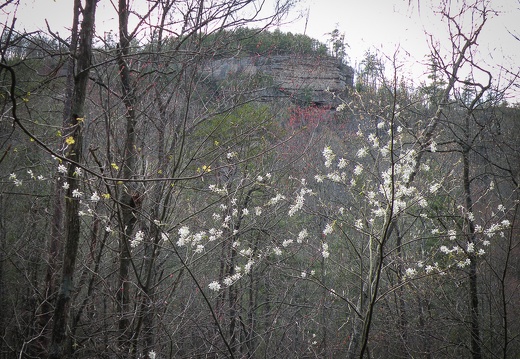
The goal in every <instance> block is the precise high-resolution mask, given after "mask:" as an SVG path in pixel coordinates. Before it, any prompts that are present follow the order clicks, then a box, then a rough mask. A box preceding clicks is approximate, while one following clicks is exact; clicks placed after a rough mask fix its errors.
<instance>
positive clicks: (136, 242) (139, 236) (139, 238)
mask: <svg viewBox="0 0 520 359" xmlns="http://www.w3.org/2000/svg"><path fill="white" fill-rule="evenodd" d="M143 240H144V232H143V231H137V232H136V234H135V236H134V239H132V240H131V241H130V247H132V248H135V247H137V246H138V245H139V244H141V243H142V242H143Z"/></svg>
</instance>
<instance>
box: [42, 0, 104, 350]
mask: <svg viewBox="0 0 520 359" xmlns="http://www.w3.org/2000/svg"><path fill="white" fill-rule="evenodd" d="M80 11H81V12H82V14H83V21H82V23H81V30H80V33H79V37H78V45H79V47H78V49H77V51H76V48H71V53H72V54H75V56H76V63H77V68H76V74H75V77H74V89H73V93H72V101H71V104H70V109H71V110H70V114H71V115H70V116H69V117H68V123H67V126H66V127H65V129H64V130H65V131H64V133H65V134H66V138H67V139H69V141H68V145H69V147H68V149H67V153H66V154H65V155H66V157H67V159H68V160H70V161H71V163H69V165H68V170H67V182H68V184H69V187H68V189H67V194H66V201H65V250H64V256H63V266H62V268H63V269H62V278H61V285H60V290H59V293H58V297H57V301H56V306H55V310H54V316H53V318H54V323H53V329H52V337H51V345H50V353H49V357H50V358H53V359H54V358H56V359H57V358H62V357H65V356H70V348H69V349H65V348H64V345H65V341H66V337H67V335H66V328H67V321H68V319H69V310H70V304H71V303H70V301H71V293H72V291H73V289H74V284H73V280H74V272H75V266H76V258H77V252H78V245H79V240H80V220H79V204H80V202H79V199H78V198H75V197H74V196H73V191H74V190H78V189H79V181H78V178H77V176H76V175H75V171H76V166H75V165H74V164H73V163H80V162H81V158H82V142H83V141H82V124H83V120H84V116H85V115H84V105H85V98H86V91H87V83H88V75H89V71H90V61H91V57H92V38H93V36H94V21H95V13H96V0H87V1H86V2H85V6H84V7H83V8H82V5H81V2H80V1H79V0H76V1H75V2H74V13H75V17H76V16H78V14H79V13H80ZM73 35H74V34H73ZM73 44H74V42H71V45H73ZM73 56H74V55H73ZM65 113H67V110H65ZM70 139H72V141H70Z"/></svg>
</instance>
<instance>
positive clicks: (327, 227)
mask: <svg viewBox="0 0 520 359" xmlns="http://www.w3.org/2000/svg"><path fill="white" fill-rule="evenodd" d="M332 230H333V227H332V224H331V223H327V224H326V225H325V229H324V230H323V234H324V235H325V236H326V235H327V234H331V233H332Z"/></svg>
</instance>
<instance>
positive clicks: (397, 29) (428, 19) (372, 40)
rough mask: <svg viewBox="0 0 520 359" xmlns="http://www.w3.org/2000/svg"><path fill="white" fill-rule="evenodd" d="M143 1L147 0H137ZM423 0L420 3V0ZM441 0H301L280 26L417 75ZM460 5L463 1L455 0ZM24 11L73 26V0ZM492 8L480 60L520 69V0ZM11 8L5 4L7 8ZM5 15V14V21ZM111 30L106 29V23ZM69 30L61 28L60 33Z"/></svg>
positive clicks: (440, 31)
mask: <svg viewBox="0 0 520 359" xmlns="http://www.w3.org/2000/svg"><path fill="white" fill-rule="evenodd" d="M134 1H135V2H139V1H141V0H134ZM419 2H420V8H418V3H419ZM439 2H440V1H438V0H410V1H409V0H393V1H392V0H301V1H300V4H299V5H298V7H297V9H296V10H297V11H295V13H294V14H296V13H298V12H299V13H303V14H306V13H307V11H308V14H309V16H308V21H307V26H305V23H306V20H305V16H303V18H301V19H300V20H299V21H296V22H294V23H291V24H286V25H283V26H281V27H280V30H281V31H284V32H286V31H291V32H293V33H303V32H304V31H305V32H306V34H307V35H309V36H311V37H313V38H317V39H319V40H321V41H323V42H325V41H326V39H327V35H326V33H328V32H331V31H332V30H334V28H336V27H337V28H338V29H339V30H340V32H342V33H344V34H345V40H346V42H347V43H348V45H349V48H347V54H348V56H349V60H350V64H351V65H352V66H355V65H356V64H357V63H359V62H360V61H361V60H362V59H363V55H364V54H365V52H366V51H367V50H375V49H377V50H380V51H382V52H383V53H385V54H387V55H392V54H394V53H395V51H396V49H397V48H399V49H400V50H399V54H400V58H401V60H402V61H405V64H406V66H405V67H404V68H405V69H407V70H408V71H409V74H407V75H408V76H410V77H412V78H417V77H418V73H417V71H423V72H424V69H423V68H422V67H421V66H417V65H415V66H411V64H417V62H424V61H425V56H426V55H427V54H428V53H429V47H428V42H427V39H428V37H427V35H426V34H432V35H433V36H434V37H435V38H436V39H438V40H439V41H440V42H441V45H444V46H446V45H448V42H447V36H446V33H445V32H444V31H445V30H446V24H445V23H443V22H441V17H440V16H439V15H436V14H435V13H434V12H433V10H432V5H431V3H437V4H438V3H439ZM452 2H453V3H454V4H457V3H458V2H459V1H458V0H452ZM21 3H22V6H21V7H20V9H19V10H18V14H17V17H18V18H19V20H18V21H19V23H20V24H24V25H25V26H27V28H28V29H31V30H32V29H35V28H45V21H44V20H45V19H48V21H49V23H50V24H51V25H52V26H53V28H54V29H56V30H57V29H60V28H62V29H63V27H68V26H70V23H71V8H72V0H21ZM489 3H490V5H489V7H490V8H492V9H494V10H497V11H499V14H498V16H495V17H492V18H490V19H489V20H488V23H487V24H486V27H485V28H484V32H483V33H482V35H481V39H480V43H479V45H480V56H481V58H479V61H481V62H480V63H487V64H488V65H489V66H495V67H496V66H499V65H503V66H505V67H507V68H509V69H512V70H514V69H516V70H518V68H519V65H520V60H519V59H520V41H518V40H515V39H514V37H513V36H512V35H511V34H510V32H511V33H513V34H515V35H517V36H518V37H520V0H490V1H489ZM4 10H5V9H4ZM97 17H98V22H97V25H96V26H97V31H98V34H99V33H101V31H100V30H101V29H103V31H107V30H110V29H111V28H112V30H116V29H115V28H113V27H114V26H116V22H111V19H113V18H114V17H115V13H114V12H113V9H112V8H111V5H110V1H109V0H101V1H100V2H99V5H98V11H97ZM5 18H6V16H5V14H2V13H0V19H1V20H2V23H5ZM105 27H106V28H107V30H104V28H105ZM62 31H65V30H61V31H60V33H61V32H62Z"/></svg>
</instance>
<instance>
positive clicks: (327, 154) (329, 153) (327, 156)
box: [322, 147, 336, 167]
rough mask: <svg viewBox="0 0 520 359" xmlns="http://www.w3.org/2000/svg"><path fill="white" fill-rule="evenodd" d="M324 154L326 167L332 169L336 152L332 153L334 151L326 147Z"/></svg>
mask: <svg viewBox="0 0 520 359" xmlns="http://www.w3.org/2000/svg"><path fill="white" fill-rule="evenodd" d="M322 153H323V157H325V167H330V166H331V165H332V161H333V160H334V158H335V157H336V155H335V154H334V152H332V149H331V148H330V147H325V148H324V149H323V152H322Z"/></svg>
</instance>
